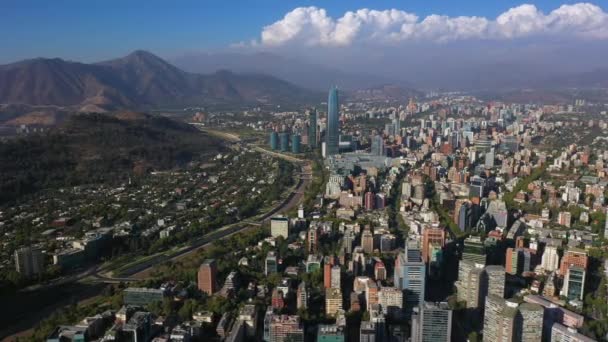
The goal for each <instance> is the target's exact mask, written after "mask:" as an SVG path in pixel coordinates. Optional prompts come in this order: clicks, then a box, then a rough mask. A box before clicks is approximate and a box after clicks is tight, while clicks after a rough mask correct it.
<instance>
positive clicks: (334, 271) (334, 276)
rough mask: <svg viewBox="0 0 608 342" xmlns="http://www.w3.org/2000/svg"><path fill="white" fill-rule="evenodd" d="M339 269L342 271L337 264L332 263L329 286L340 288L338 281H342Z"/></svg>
mask: <svg viewBox="0 0 608 342" xmlns="http://www.w3.org/2000/svg"><path fill="white" fill-rule="evenodd" d="M341 271H342V269H341V268H340V266H338V265H334V266H333V267H332V268H331V282H330V286H331V287H334V288H341V283H340V282H341V281H342V279H341V278H342V277H341Z"/></svg>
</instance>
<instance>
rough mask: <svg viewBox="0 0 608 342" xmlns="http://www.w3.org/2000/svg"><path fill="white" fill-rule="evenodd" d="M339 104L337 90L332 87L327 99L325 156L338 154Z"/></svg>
mask: <svg viewBox="0 0 608 342" xmlns="http://www.w3.org/2000/svg"><path fill="white" fill-rule="evenodd" d="M339 110H340V103H339V101H338V89H337V88H336V87H332V88H331V89H330V90H329V96H328V99H327V132H326V134H325V156H333V155H335V154H338V153H339V143H340V113H339Z"/></svg>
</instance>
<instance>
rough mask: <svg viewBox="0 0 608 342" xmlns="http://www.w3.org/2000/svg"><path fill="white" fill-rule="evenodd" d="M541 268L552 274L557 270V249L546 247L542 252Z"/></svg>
mask: <svg viewBox="0 0 608 342" xmlns="http://www.w3.org/2000/svg"><path fill="white" fill-rule="evenodd" d="M541 266H542V267H543V268H544V269H545V271H549V272H553V271H555V270H557V269H558V268H559V255H558V254H557V247H555V246H550V245H547V246H545V251H544V252H543V257H542V261H541Z"/></svg>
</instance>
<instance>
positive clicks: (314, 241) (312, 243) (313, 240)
mask: <svg viewBox="0 0 608 342" xmlns="http://www.w3.org/2000/svg"><path fill="white" fill-rule="evenodd" d="M306 241H307V242H308V243H307V246H306V247H307V248H308V253H309V254H316V253H317V251H318V250H319V230H318V229H317V227H316V226H312V227H310V228H309V229H308V234H307V237H306Z"/></svg>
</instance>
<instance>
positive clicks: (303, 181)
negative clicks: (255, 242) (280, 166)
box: [92, 163, 311, 283]
mask: <svg viewBox="0 0 608 342" xmlns="http://www.w3.org/2000/svg"><path fill="white" fill-rule="evenodd" d="M310 170H311V166H310V163H306V164H304V165H303V166H302V173H301V176H300V178H299V180H298V185H297V186H296V188H295V189H294V190H293V191H292V192H291V193H290V194H289V195H288V196H287V198H285V199H284V200H282V201H281V203H280V204H279V205H278V206H276V207H275V208H273V209H272V210H270V211H268V212H266V213H265V214H263V215H262V216H261V217H259V218H258V219H257V220H256V221H244V222H239V223H234V224H231V225H228V226H224V227H222V228H219V229H218V230H215V231H213V232H211V233H209V234H207V235H205V236H203V237H200V238H198V239H196V240H193V241H192V242H191V243H190V245H188V246H186V247H183V248H181V249H180V250H178V251H176V252H175V253H173V254H171V255H169V256H166V255H159V256H158V257H155V258H152V259H150V260H148V261H147V262H143V263H141V264H138V265H135V266H133V267H132V268H130V269H128V270H126V271H123V272H121V276H120V277H108V276H104V275H103V274H100V272H97V273H95V274H93V275H92V276H93V278H94V280H95V281H100V282H108V283H118V282H126V281H136V280H141V277H138V275H142V274H146V273H147V272H149V271H150V270H151V269H152V268H153V267H154V266H155V265H157V264H160V263H163V262H165V261H169V260H177V259H179V258H182V257H184V256H186V255H188V254H190V253H193V252H196V251H197V250H199V249H201V248H204V247H205V246H207V245H208V244H210V243H212V242H214V241H217V240H221V239H224V238H226V237H229V236H231V235H233V234H236V233H239V232H242V231H247V230H249V229H253V228H256V227H258V226H260V225H261V224H262V223H264V222H265V221H268V220H269V219H270V218H271V217H272V216H274V215H276V214H280V213H284V212H287V211H289V210H291V209H292V208H294V207H296V206H297V205H298V204H299V203H300V202H301V200H302V197H303V196H304V191H305V190H306V188H307V187H308V186H309V184H310V182H311V178H310V177H306V176H307V175H309V174H310Z"/></svg>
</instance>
